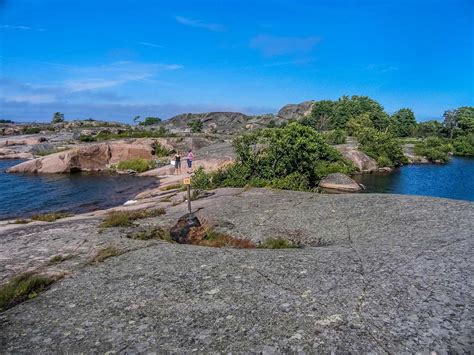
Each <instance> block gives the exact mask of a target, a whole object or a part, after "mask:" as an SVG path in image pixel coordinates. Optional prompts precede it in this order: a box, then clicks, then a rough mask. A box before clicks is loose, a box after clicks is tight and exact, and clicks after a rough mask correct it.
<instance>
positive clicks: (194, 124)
mask: <svg viewBox="0 0 474 355" xmlns="http://www.w3.org/2000/svg"><path fill="white" fill-rule="evenodd" d="M188 127H190V128H191V132H192V133H199V132H202V129H203V127H204V124H203V123H202V121H200V120H193V121H190V122H188Z"/></svg>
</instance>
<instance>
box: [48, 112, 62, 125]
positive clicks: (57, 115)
mask: <svg viewBox="0 0 474 355" xmlns="http://www.w3.org/2000/svg"><path fill="white" fill-rule="evenodd" d="M64 121H65V120H64V115H63V114H62V113H61V112H55V113H54V115H53V119H52V120H51V123H61V122H64Z"/></svg>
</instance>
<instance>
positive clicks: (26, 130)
mask: <svg viewBox="0 0 474 355" xmlns="http://www.w3.org/2000/svg"><path fill="white" fill-rule="evenodd" d="M40 132H41V128H39V127H30V126H25V127H23V129H22V133H23V134H37V133H40Z"/></svg>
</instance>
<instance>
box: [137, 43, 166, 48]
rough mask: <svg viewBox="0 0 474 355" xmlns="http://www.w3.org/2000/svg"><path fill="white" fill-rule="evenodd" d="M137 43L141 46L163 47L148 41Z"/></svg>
mask: <svg viewBox="0 0 474 355" xmlns="http://www.w3.org/2000/svg"><path fill="white" fill-rule="evenodd" d="M138 44H141V45H142V46H146V47H153V48H163V46H160V45H159V44H154V43H150V42H138Z"/></svg>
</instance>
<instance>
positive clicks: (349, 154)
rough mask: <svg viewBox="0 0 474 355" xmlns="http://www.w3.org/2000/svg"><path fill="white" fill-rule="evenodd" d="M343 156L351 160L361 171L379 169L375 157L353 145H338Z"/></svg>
mask: <svg viewBox="0 0 474 355" xmlns="http://www.w3.org/2000/svg"><path fill="white" fill-rule="evenodd" d="M336 149H337V150H339V152H341V154H342V156H343V157H344V158H346V159H347V160H349V161H351V162H352V163H353V164H354V165H355V166H356V167H357V169H358V170H359V172H361V173H370V172H373V171H377V169H378V165H377V162H376V161H375V159H373V158H371V157H369V156H368V155H367V154H365V153H363V152H361V151H360V150H357V149H356V148H352V147H345V146H339V147H336Z"/></svg>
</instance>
